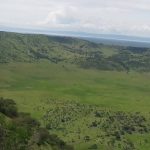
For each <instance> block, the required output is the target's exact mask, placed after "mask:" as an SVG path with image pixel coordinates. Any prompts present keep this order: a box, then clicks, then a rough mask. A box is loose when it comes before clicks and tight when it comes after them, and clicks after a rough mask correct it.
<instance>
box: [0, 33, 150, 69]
mask: <svg viewBox="0 0 150 150" xmlns="http://www.w3.org/2000/svg"><path fill="white" fill-rule="evenodd" d="M41 59H45V60H48V61H50V62H53V63H61V62H66V63H72V64H76V65H78V66H80V67H82V68H96V69H101V70H126V71H129V70H137V71H149V70H150V67H149V66H150V50H149V49H144V48H143V49H142V48H132V47H119V46H118V47H117V46H106V45H102V44H96V43H92V42H88V41H84V40H80V39H76V38H71V37H57V36H45V35H32V34H31V35H29V34H17V33H7V32H0V62H1V63H6V62H35V61H39V60H41Z"/></svg>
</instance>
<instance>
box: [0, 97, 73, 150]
mask: <svg viewBox="0 0 150 150" xmlns="http://www.w3.org/2000/svg"><path fill="white" fill-rule="evenodd" d="M0 101H1V104H3V105H0V106H1V110H2V111H0V112H1V113H3V114H4V115H2V114H1V113H0V147H1V150H31V149H33V147H35V146H36V145H37V146H38V149H40V146H41V145H45V144H46V143H47V144H49V145H51V147H52V148H54V149H56V148H57V150H73V147H71V146H68V145H67V144H66V143H65V142H63V141H62V140H61V139H59V138H58V137H57V136H54V135H50V134H49V132H48V130H47V129H45V128H40V127H39V126H40V124H39V123H38V121H36V120H35V119H33V118H32V117H31V116H30V115H29V114H26V113H18V115H17V116H15V118H12V117H14V115H12V113H10V112H9V113H6V112H5V111H3V109H2V108H3V107H5V106H7V105H10V104H13V105H14V106H15V102H14V101H13V100H9V99H4V98H1V100H0ZM14 106H13V107H14ZM15 107H16V106H15ZM5 115H6V116H5ZM6 117H8V118H9V117H10V118H9V121H6Z"/></svg>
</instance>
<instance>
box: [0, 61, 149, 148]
mask: <svg viewBox="0 0 150 150" xmlns="http://www.w3.org/2000/svg"><path fill="white" fill-rule="evenodd" d="M149 79H150V74H149V73H137V72H129V73H127V72H124V71H120V72H118V71H100V70H94V69H81V68H78V67H76V66H75V65H71V64H65V63H59V64H53V63H50V62H47V61H41V62H34V63H8V64H0V97H6V98H12V99H14V100H15V101H16V103H17V106H18V108H19V111H23V112H29V113H31V115H32V116H33V117H35V118H37V119H38V120H40V122H41V123H42V125H43V126H46V127H47V128H48V129H49V131H50V132H51V133H55V134H57V135H59V136H60V137H61V138H62V139H63V140H65V141H66V142H68V143H69V144H71V145H73V146H74V147H75V149H76V150H79V149H81V150H84V149H85V150H86V149H115V150H117V149H123V150H125V148H126V149H127V150H129V149H134V148H135V149H139V150H147V149H148V148H149V147H150V132H149V130H150V126H149V123H150V122H149V120H150V109H149V108H150V80H149ZM137 120H138V121H137ZM121 121H123V122H124V123H122V122H121ZM110 124H111V125H110ZM102 125H103V126H102ZM108 125H109V126H108ZM125 125H126V126H125ZM127 125H128V126H127ZM133 127H134V129H133ZM111 131H113V133H112V132H111Z"/></svg>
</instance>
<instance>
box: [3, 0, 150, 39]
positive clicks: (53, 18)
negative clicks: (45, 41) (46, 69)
mask: <svg viewBox="0 0 150 150" xmlns="http://www.w3.org/2000/svg"><path fill="white" fill-rule="evenodd" d="M0 25H6V26H16V27H28V28H37V29H38V28H40V29H48V30H65V31H78V32H81V31H82V32H83V31H84V32H90V33H106V34H127V35H138V36H150V1H149V0H105V1H104V0H55V1H54V0H0Z"/></svg>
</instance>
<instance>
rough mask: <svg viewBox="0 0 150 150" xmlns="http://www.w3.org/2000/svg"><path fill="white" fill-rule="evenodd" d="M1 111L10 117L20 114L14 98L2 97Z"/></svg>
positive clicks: (0, 100)
mask: <svg viewBox="0 0 150 150" xmlns="http://www.w3.org/2000/svg"><path fill="white" fill-rule="evenodd" d="M0 112H1V113H3V114H5V115H7V116H9V117H16V116H17V115H18V112H17V107H16V103H15V102H14V101H13V100H12V99H3V98H2V97H0Z"/></svg>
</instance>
